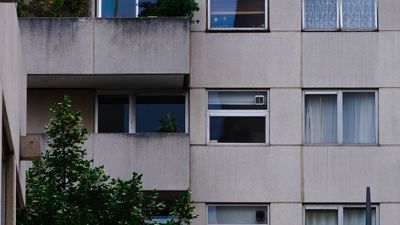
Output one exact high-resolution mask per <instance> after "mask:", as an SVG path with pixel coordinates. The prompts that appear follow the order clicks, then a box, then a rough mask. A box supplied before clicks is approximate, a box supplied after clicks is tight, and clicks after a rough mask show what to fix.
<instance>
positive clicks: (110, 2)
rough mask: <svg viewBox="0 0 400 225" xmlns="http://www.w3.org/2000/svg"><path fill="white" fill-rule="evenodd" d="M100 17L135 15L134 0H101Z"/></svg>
mask: <svg viewBox="0 0 400 225" xmlns="http://www.w3.org/2000/svg"><path fill="white" fill-rule="evenodd" d="M101 4H102V5H101V16H102V17H135V16H136V0H102V1H101Z"/></svg>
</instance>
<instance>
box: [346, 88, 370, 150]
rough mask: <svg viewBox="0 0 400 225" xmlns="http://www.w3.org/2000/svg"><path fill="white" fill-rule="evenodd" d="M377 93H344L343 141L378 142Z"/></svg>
mask: <svg viewBox="0 0 400 225" xmlns="http://www.w3.org/2000/svg"><path fill="white" fill-rule="evenodd" d="M375 118H376V112H375V93H372V92H370V93H343V143H345V144H374V143H376V135H375V134H376V124H375Z"/></svg>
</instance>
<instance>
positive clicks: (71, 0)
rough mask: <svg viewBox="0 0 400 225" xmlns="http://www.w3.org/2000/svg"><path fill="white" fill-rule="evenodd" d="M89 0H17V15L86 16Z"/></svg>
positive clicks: (88, 12) (88, 14)
mask: <svg viewBox="0 0 400 225" xmlns="http://www.w3.org/2000/svg"><path fill="white" fill-rule="evenodd" d="M90 7H91V0H30V1H24V0H19V1H18V8H17V9H18V16H20V17H21V16H31V17H88V16H90V11H91V10H90Z"/></svg>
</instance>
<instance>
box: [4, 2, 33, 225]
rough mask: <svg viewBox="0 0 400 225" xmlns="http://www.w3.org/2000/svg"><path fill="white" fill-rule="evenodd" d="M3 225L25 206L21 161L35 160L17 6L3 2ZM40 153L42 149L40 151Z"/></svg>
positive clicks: (13, 218)
mask: <svg viewBox="0 0 400 225" xmlns="http://www.w3.org/2000/svg"><path fill="white" fill-rule="evenodd" d="M0 21H1V23H0V102H1V103H0V105H1V108H2V109H1V111H0V125H1V137H2V138H1V154H0V158H1V161H0V174H1V176H0V177H1V180H0V193H1V194H0V224H7V225H8V224H10V225H11V224H15V221H16V213H15V209H16V208H17V207H23V205H24V192H23V190H24V189H23V187H22V186H21V183H22V182H21V179H22V178H21V179H20V175H21V176H22V177H24V175H22V174H23V173H24V171H23V169H22V170H21V168H20V161H21V160H31V159H32V156H33V155H32V154H31V153H33V152H31V151H29V149H31V148H30V147H29V143H30V140H28V139H27V137H26V92H27V87H26V85H27V84H26V78H27V76H26V72H25V69H24V68H25V65H24V61H23V56H22V46H21V39H20V33H19V26H18V18H17V12H16V7H15V3H4V2H2V1H0ZM38 150H39V148H38Z"/></svg>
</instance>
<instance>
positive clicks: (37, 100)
mask: <svg viewBox="0 0 400 225" xmlns="http://www.w3.org/2000/svg"><path fill="white" fill-rule="evenodd" d="M64 95H69V96H70V97H71V100H72V108H73V110H75V111H81V112H82V118H83V124H84V126H85V127H86V128H87V129H88V131H89V133H90V132H93V130H94V108H95V106H94V104H95V94H94V90H91V89H29V91H28V119H27V121H28V122H27V123H28V133H31V134H32V133H33V134H41V133H44V126H45V125H47V124H48V123H49V119H50V118H51V117H52V116H53V115H52V113H51V112H50V108H51V106H52V105H53V104H54V103H56V102H59V101H61V100H62V98H63V96H64Z"/></svg>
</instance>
